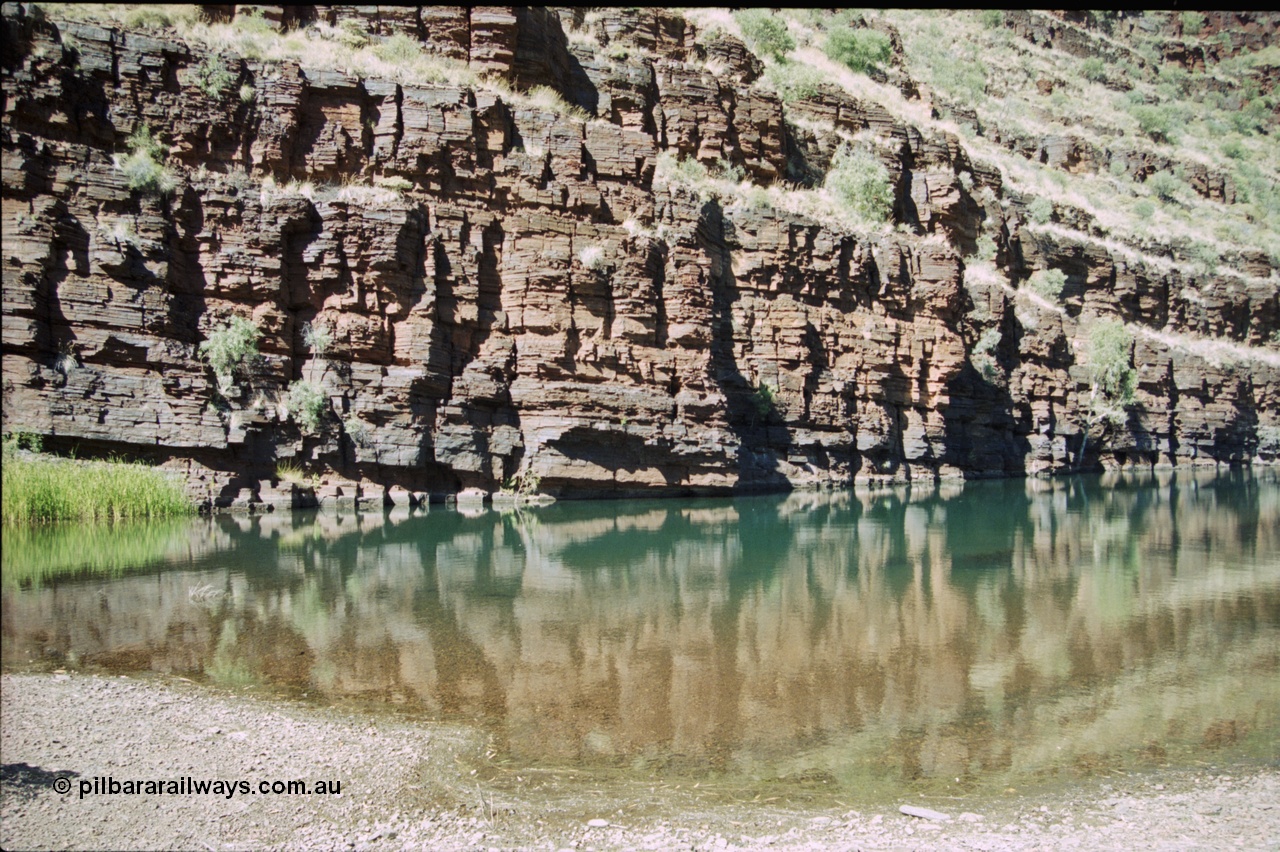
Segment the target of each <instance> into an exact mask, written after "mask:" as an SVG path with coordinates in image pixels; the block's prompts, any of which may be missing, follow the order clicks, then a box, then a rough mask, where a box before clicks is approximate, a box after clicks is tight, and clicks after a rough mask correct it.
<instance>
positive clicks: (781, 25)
mask: <svg viewBox="0 0 1280 852" xmlns="http://www.w3.org/2000/svg"><path fill="white" fill-rule="evenodd" d="M733 17H734V20H736V21H737V22H738V26H739V27H741V28H742V37H743V39H744V40H745V41H746V42H747V46H748V47H750V48H751V50H752V51H754V52H755V54H756V55H757V56H760V57H762V58H763V57H770V58H773V59H782V58H784V57H785V56H786V55H787V54H788V53H790V52H791V51H793V50H795V49H796V41H795V39H793V38H792V37H791V33H790V32H788V31H787V23H786V21H784V20H782V19H781V18H779V17H777V16H776V15H774V14H773V13H772V12H770V11H769V10H768V9H744V10H742V11H741V12H735V13H734V15H733Z"/></svg>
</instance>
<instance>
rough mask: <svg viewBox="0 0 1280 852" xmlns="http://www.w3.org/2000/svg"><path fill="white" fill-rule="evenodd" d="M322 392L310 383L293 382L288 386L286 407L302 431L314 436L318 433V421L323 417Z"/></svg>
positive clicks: (323, 399) (323, 398) (323, 400)
mask: <svg viewBox="0 0 1280 852" xmlns="http://www.w3.org/2000/svg"><path fill="white" fill-rule="evenodd" d="M324 403H325V397H324V391H323V390H321V389H320V388H319V387H318V386H317V385H315V384H314V383H312V382H294V383H293V384H291V385H289V399H288V402H287V403H286V407H287V408H288V410H289V414H290V415H292V417H293V419H294V420H296V421H298V425H299V426H301V427H302V431H303V432H305V433H307V434H309V435H310V434H315V433H316V432H318V431H320V421H321V420H322V419H323V417H324Z"/></svg>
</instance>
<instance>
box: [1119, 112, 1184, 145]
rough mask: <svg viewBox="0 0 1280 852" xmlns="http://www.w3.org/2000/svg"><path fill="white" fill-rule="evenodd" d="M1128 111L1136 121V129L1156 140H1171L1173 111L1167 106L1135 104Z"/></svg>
mask: <svg viewBox="0 0 1280 852" xmlns="http://www.w3.org/2000/svg"><path fill="white" fill-rule="evenodd" d="M1129 113H1130V114H1131V115H1132V116H1133V118H1134V120H1135V121H1137V122H1138V129H1139V130H1141V131H1142V132H1143V133H1144V134H1145V135H1147V136H1149V137H1151V139H1153V140H1154V141H1156V142H1172V141H1173V138H1172V132H1173V113H1172V111H1171V110H1170V109H1169V108H1168V107H1167V106H1150V105H1148V104H1136V105H1134V106H1132V107H1130V108H1129Z"/></svg>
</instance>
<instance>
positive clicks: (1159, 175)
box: [1147, 172, 1184, 202]
mask: <svg viewBox="0 0 1280 852" xmlns="http://www.w3.org/2000/svg"><path fill="white" fill-rule="evenodd" d="M1183 186H1184V184H1183V183H1182V181H1180V180H1178V178H1177V177H1176V176H1174V175H1173V174H1171V173H1170V172H1156V173H1155V174H1153V175H1152V176H1151V177H1149V178H1147V188H1148V189H1150V190H1151V192H1152V194H1154V195H1155V197H1156V198H1159V199H1160V200H1161V201H1164V202H1173V201H1177V200H1178V196H1179V195H1180V194H1181V191H1182V188H1183Z"/></svg>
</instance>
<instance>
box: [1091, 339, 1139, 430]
mask: <svg viewBox="0 0 1280 852" xmlns="http://www.w3.org/2000/svg"><path fill="white" fill-rule="evenodd" d="M1132 349H1133V335H1132V334H1130V333H1129V330H1128V329H1127V328H1125V326H1124V323H1122V322H1121V321H1120V320H1104V321H1103V322H1100V323H1098V324H1097V325H1095V326H1094V327H1093V329H1092V330H1091V331H1090V332H1089V382H1090V385H1091V387H1090V398H1091V399H1092V400H1095V402H1094V407H1095V408H1097V409H1098V411H1099V412H1100V413H1101V415H1102V417H1103V418H1104V419H1107V420H1109V421H1111V422H1112V423H1115V422H1116V420H1117V418H1118V417H1122V416H1123V415H1122V414H1120V413H1118V411H1119V410H1121V409H1123V407H1124V406H1126V405H1128V404H1129V403H1131V402H1133V392H1134V389H1135V387H1136V386H1137V377H1138V373H1137V371H1136V370H1135V369H1134V368H1133V367H1132V366H1130V357H1129V353H1130V352H1131V350H1132Z"/></svg>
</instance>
